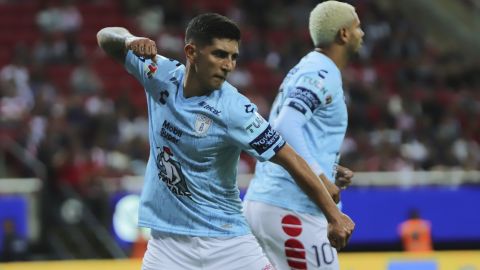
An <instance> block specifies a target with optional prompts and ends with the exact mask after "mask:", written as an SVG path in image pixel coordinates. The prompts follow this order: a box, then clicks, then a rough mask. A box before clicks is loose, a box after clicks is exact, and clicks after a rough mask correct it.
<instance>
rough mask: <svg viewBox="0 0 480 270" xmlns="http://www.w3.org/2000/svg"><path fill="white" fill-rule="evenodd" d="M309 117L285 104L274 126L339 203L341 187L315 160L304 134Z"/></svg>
mask: <svg viewBox="0 0 480 270" xmlns="http://www.w3.org/2000/svg"><path fill="white" fill-rule="evenodd" d="M307 121H308V120H307V118H306V117H305V115H304V114H303V113H301V112H300V111H298V110H297V109H294V108H292V107H290V106H283V108H282V110H281V111H280V113H279V115H278V117H277V119H276V120H275V122H274V128H275V129H276V130H277V131H278V132H280V134H282V137H283V138H284V139H285V141H287V142H288V144H290V145H291V146H292V147H293V149H295V151H296V152H297V153H298V154H299V155H300V156H301V157H302V158H303V159H304V160H305V161H306V162H307V163H308V164H309V166H310V168H311V169H312V170H313V172H314V173H315V174H316V175H318V176H319V177H320V179H321V180H322V181H323V184H324V185H325V187H326V188H327V191H328V193H329V194H330V195H331V197H332V199H333V201H335V203H338V202H339V201H340V188H339V187H337V186H336V185H335V184H333V183H332V182H330V180H328V178H327V176H326V175H325V174H324V173H323V170H322V168H321V166H320V164H318V162H317V161H315V158H314V157H313V154H312V153H311V147H308V145H307V143H306V140H305V138H304V136H303V131H302V127H303V125H305V124H306V123H307Z"/></svg>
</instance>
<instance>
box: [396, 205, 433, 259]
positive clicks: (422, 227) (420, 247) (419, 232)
mask: <svg viewBox="0 0 480 270" xmlns="http://www.w3.org/2000/svg"><path fill="white" fill-rule="evenodd" d="M398 233H399V235H400V237H401V240H402V245H403V249H404V250H405V251H408V252H429V251H432V250H433V247H432V233H431V224H430V222H429V221H428V220H425V219H422V218H421V217H420V213H419V212H418V210H417V209H412V210H410V213H409V214H408V219H407V220H405V221H403V222H402V223H400V225H399V227H398Z"/></svg>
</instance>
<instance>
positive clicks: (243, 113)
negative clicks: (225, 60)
mask: <svg viewBox="0 0 480 270" xmlns="http://www.w3.org/2000/svg"><path fill="white" fill-rule="evenodd" d="M220 101H221V103H222V107H223V110H224V111H225V112H227V114H226V116H227V118H228V122H229V124H232V125H235V124H243V123H245V121H246V120H247V119H250V118H252V117H253V116H254V115H255V112H256V111H257V106H256V105H255V104H253V103H252V102H251V101H250V99H248V98H247V97H246V96H244V95H243V94H242V93H240V92H238V90H237V89H236V88H235V87H234V86H232V85H231V84H229V83H228V82H225V83H224V84H223V85H222V89H221V96H220Z"/></svg>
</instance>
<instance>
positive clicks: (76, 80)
mask: <svg viewBox="0 0 480 270" xmlns="http://www.w3.org/2000/svg"><path fill="white" fill-rule="evenodd" d="M70 85H71V86H72V90H73V92H74V93H75V94H77V95H89V94H96V93H99V92H100V91H101V90H102V88H103V85H102V81H101V79H100V77H99V76H98V75H97V73H96V72H95V70H94V69H93V68H92V65H91V63H90V61H89V59H82V61H81V62H80V64H79V65H77V66H76V67H75V69H74V70H73V72H72V74H71V76H70Z"/></svg>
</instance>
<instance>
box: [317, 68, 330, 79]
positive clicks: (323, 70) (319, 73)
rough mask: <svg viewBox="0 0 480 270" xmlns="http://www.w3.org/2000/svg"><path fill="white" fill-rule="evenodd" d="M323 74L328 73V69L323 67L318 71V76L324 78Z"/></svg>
mask: <svg viewBox="0 0 480 270" xmlns="http://www.w3.org/2000/svg"><path fill="white" fill-rule="evenodd" d="M325 74H328V70H325V69H321V70H320V71H319V72H318V76H319V77H320V78H322V79H325Z"/></svg>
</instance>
